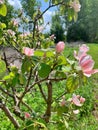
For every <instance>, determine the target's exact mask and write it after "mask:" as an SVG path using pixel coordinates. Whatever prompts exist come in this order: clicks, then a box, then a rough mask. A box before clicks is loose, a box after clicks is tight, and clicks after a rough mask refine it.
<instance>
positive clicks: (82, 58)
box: [74, 44, 98, 77]
mask: <svg viewBox="0 0 98 130" xmlns="http://www.w3.org/2000/svg"><path fill="white" fill-rule="evenodd" d="M88 51H89V47H88V46H86V45H85V44H83V45H82V46H80V48H79V52H78V53H77V52H76V51H74V57H75V58H76V59H77V60H78V61H79V67H80V69H81V70H82V71H83V74H84V75H85V76H87V77H90V76H91V75H92V74H94V73H97V72H98V69H93V67H94V61H93V60H92V57H91V56H90V55H88V54H87V52H88Z"/></svg>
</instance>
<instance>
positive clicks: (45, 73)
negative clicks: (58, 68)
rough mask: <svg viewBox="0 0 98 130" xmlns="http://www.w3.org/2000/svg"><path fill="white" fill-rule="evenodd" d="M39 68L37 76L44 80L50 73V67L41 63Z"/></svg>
mask: <svg viewBox="0 0 98 130" xmlns="http://www.w3.org/2000/svg"><path fill="white" fill-rule="evenodd" d="M40 66H41V68H40V70H39V71H38V74H39V76H40V77H41V78H45V77H47V76H48V75H49V73H50V71H51V67H50V66H49V65H47V64H45V63H41V65H40Z"/></svg>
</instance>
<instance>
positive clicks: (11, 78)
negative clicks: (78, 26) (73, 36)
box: [0, 0, 98, 130]
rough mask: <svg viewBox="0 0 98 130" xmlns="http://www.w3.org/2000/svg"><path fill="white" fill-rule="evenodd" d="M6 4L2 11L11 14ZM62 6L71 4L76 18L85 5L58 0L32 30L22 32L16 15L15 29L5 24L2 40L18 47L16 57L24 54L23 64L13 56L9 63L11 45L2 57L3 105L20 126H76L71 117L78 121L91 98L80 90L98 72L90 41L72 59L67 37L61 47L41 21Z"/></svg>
mask: <svg viewBox="0 0 98 130" xmlns="http://www.w3.org/2000/svg"><path fill="white" fill-rule="evenodd" d="M46 2H47V1H46ZM74 2H75V3H74ZM0 4H1V5H0V12H2V13H1V15H5V14H6V11H4V12H3V10H4V9H2V6H3V7H4V8H5V7H6V5H5V3H4V1H1V3H0ZM56 5H59V6H60V8H61V9H62V6H63V8H64V7H66V6H67V5H68V7H67V8H68V9H69V10H71V13H69V15H70V17H71V18H74V20H76V14H77V12H78V11H79V10H80V4H79V2H78V1H70V0H67V1H62V2H59V1H58V0H53V1H49V7H48V8H47V9H46V10H45V11H44V12H42V13H41V12H40V13H39V11H40V9H38V12H37V13H36V14H34V17H33V24H34V26H33V31H32V32H29V33H27V32H26V33H24V32H23V33H19V32H18V23H17V22H16V20H14V21H11V22H10V23H9V25H10V26H9V29H7V28H6V26H7V25H6V24H4V23H1V28H0V31H1V36H0V37H1V39H0V40H1V41H0V44H1V45H3V46H6V47H7V46H10V47H12V48H14V51H16V52H17V53H18V57H16V58H15V60H18V59H20V64H18V65H17V64H16V63H15V61H14V62H13V60H12V61H10V62H9V60H8V57H7V54H6V52H5V50H4V51H3V52H2V55H1V58H0V92H1V93H0V108H1V110H2V111H3V112H4V113H3V114H5V116H6V117H7V118H8V119H9V120H10V122H11V124H13V126H14V128H16V129H22V130H23V129H24V130H25V129H27V130H30V129H32V130H33V129H34V130H35V129H44V130H47V129H48V126H49V125H50V123H51V122H53V123H55V124H57V126H58V128H59V129H68V128H70V127H69V124H68V122H69V121H70V120H71V119H73V120H75V115H76V114H79V112H81V109H82V106H83V104H84V103H85V97H82V95H78V94H77V95H76V94H75V92H76V90H77V89H78V88H79V87H81V86H82V85H83V84H86V83H87V79H88V77H90V76H91V75H92V74H94V73H97V72H98V69H93V67H94V61H93V60H92V58H91V56H90V55H88V54H87V52H88V50H89V48H88V47H87V46H86V45H81V46H80V48H79V50H78V52H77V51H74V58H73V59H70V58H68V57H66V56H64V54H63V51H64V47H65V44H64V42H63V41H60V42H58V43H57V45H56V46H55V43H54V35H52V36H50V37H47V38H45V36H44V34H42V30H43V23H41V22H40V20H42V19H43V18H42V16H43V14H44V13H45V12H46V11H47V10H48V9H49V8H51V7H54V6H56ZM64 5H65V6H64ZM72 11H73V13H72ZM71 14H72V15H71ZM20 17H21V16H20ZM11 25H13V26H11ZM52 46H54V47H53V48H52ZM65 49H66V48H65ZM15 55H16V54H15ZM87 103H88V102H87ZM83 110H84V109H83ZM5 116H4V118H6V117H5ZM3 123H4V122H3ZM48 124H49V125H48ZM7 125H8V126H9V124H7ZM7 125H6V127H7ZM13 126H12V129H13ZM9 128H10V126H9Z"/></svg>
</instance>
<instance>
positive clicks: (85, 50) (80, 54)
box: [74, 44, 89, 60]
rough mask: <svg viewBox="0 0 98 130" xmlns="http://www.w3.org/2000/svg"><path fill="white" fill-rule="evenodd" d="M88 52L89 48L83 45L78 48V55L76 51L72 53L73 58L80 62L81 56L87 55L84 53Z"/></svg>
mask: <svg viewBox="0 0 98 130" xmlns="http://www.w3.org/2000/svg"><path fill="white" fill-rule="evenodd" d="M88 51H89V47H88V46H86V45H85V44H83V45H82V46H80V48H79V52H78V53H77V52H76V51H74V57H75V58H76V59H77V60H80V59H81V58H82V57H83V56H85V55H87V54H86V52H88Z"/></svg>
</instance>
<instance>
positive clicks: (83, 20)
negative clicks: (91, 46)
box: [65, 0, 98, 43]
mask: <svg viewBox="0 0 98 130" xmlns="http://www.w3.org/2000/svg"><path fill="white" fill-rule="evenodd" d="M97 2H98V1H97V0H93V1H92V0H89V1H88V0H85V1H83V0H80V3H81V11H80V12H79V15H78V19H77V21H76V23H75V24H73V22H70V23H68V25H67V26H68V32H69V33H68V40H75V41H76V40H80V39H81V40H84V41H88V42H96V43H97V42H98V36H97V34H98V27H97V26H98V20H97V18H98V10H97V8H98V4H97ZM65 22H66V21H65ZM76 27H77V29H76ZM70 33H71V35H72V37H70ZM76 33H77V35H76ZM78 33H79V34H78ZM83 33H84V35H83ZM73 36H74V38H73ZM71 38H72V39H71Z"/></svg>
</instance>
